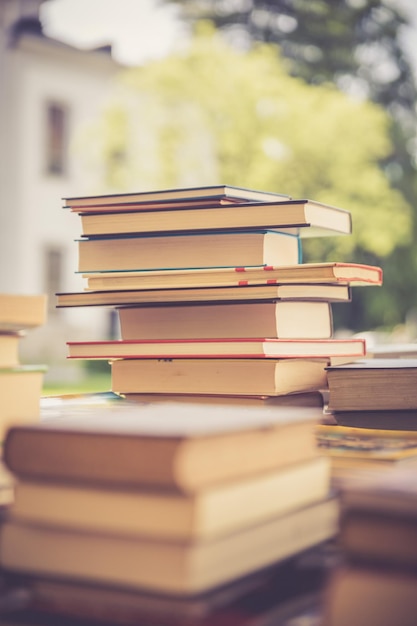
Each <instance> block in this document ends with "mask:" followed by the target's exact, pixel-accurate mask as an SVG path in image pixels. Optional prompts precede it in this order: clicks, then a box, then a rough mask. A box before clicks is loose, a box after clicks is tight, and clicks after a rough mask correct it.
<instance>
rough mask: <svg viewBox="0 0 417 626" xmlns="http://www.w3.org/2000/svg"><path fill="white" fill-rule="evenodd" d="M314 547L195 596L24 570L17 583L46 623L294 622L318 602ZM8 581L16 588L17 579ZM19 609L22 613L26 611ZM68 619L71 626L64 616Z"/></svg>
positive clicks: (284, 625) (248, 625)
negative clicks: (43, 575)
mask: <svg viewBox="0 0 417 626" xmlns="http://www.w3.org/2000/svg"><path fill="white" fill-rule="evenodd" d="M316 551H317V552H319V549H317V550H316ZM316 551H313V550H311V551H307V553H303V554H301V555H300V556H299V557H294V558H291V559H289V560H286V561H285V562H280V563H278V564H277V565H273V566H271V567H267V568H264V569H262V570H260V571H256V572H254V573H251V574H249V575H248V576H244V577H243V578H239V579H237V580H233V581H231V582H229V583H227V584H225V585H221V586H220V587H217V588H215V589H213V590H210V591H208V592H205V593H203V594H198V595H194V596H191V597H182V596H168V595H167V594H161V593H150V592H146V591H143V590H130V589H126V588H120V587H113V586H109V585H98V584H92V583H85V582H83V583H77V582H76V581H74V580H67V581H63V580H51V579H49V580H48V579H44V578H41V577H36V576H25V577H22V576H20V577H19V581H18V582H16V581H15V582H14V589H16V588H17V589H18V591H20V592H21V593H20V597H21V598H22V596H23V601H22V602H21V604H22V605H23V607H25V608H26V613H27V612H28V611H30V616H32V617H33V616H35V617H38V620H39V618H40V614H42V618H43V619H42V624H43V625H44V626H48V625H50V624H53V623H54V622H53V621H52V622H51V621H50V620H51V619H52V620H54V619H55V626H56V620H57V619H58V618H59V617H60V618H61V620H65V618H67V619H68V618H69V617H73V618H81V619H84V620H86V619H90V620H93V621H94V623H96V621H97V620H100V623H103V622H104V623H110V624H112V625H113V626H114V624H125V625H126V626H138V624H155V623H156V624H164V626H170V625H172V626H174V625H175V626H179V625H180V624H181V625H182V626H186V625H187V626H209V625H210V624H215V625H216V626H225V625H226V624H227V625H228V626H243V625H244V626H259V624H260V623H262V624H272V623H273V624H280V625H281V626H290V624H291V623H292V622H291V619H294V617H295V616H297V617H298V616H299V615H300V614H303V613H304V612H307V611H312V610H313V609H316V608H317V607H318V606H319V604H320V593H321V590H322V586H323V582H324V578H325V573H326V569H325V565H324V564H323V563H322V559H320V554H318V557H316V555H315V552H316ZM310 552H311V553H313V554H312V555H311V556H310ZM313 555H314V557H315V558H314V559H313V558H312V556H313ZM19 583H20V585H19ZM10 587H11V589H12V590H13V584H11V585H10ZM15 615H16V617H20V618H21V619H22V611H19V612H16V613H15V614H14V615H13V617H14V616H15ZM259 620H261V622H260V621H259ZM283 620H284V621H283ZM287 620H290V621H287ZM19 623H22V622H20V621H19ZM35 623H38V624H39V621H38V622H35ZM60 623H62V622H61V621H60ZM25 624H26V622H25ZM77 624H79V622H77ZM65 625H66V626H69V625H67V622H66V621H65Z"/></svg>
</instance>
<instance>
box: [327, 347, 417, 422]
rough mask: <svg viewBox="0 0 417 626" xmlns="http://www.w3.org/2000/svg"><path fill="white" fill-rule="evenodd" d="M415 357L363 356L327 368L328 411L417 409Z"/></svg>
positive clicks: (416, 361) (416, 360)
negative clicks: (362, 357)
mask: <svg viewBox="0 0 417 626" xmlns="http://www.w3.org/2000/svg"><path fill="white" fill-rule="evenodd" d="M416 375H417V359H405V358H404V359H382V358H381V359H363V360H358V361H356V362H354V363H346V364H339V365H334V366H329V367H328V368H327V377H328V381H329V410H330V411H332V412H334V415H335V418H336V420H337V412H338V411H368V410H369V411H380V410H394V411H395V410H400V409H407V410H409V409H417V385H416V384H415V381H416Z"/></svg>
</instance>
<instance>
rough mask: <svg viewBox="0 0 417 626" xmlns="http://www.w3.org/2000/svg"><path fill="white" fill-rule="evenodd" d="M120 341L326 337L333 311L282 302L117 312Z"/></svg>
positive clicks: (305, 303) (326, 305)
mask: <svg viewBox="0 0 417 626" xmlns="http://www.w3.org/2000/svg"><path fill="white" fill-rule="evenodd" d="M118 319H119V325H120V335H121V338H122V339H124V340H134V339H171V338H176V339H180V338H184V339H192V338H194V337H199V338H219V337H226V338H233V337H236V338H239V337H259V336H265V337H276V338H289V339H300V338H310V339H317V338H319V339H328V338H330V337H331V336H332V331H333V323H332V310H331V307H330V305H329V303H328V302H319V301H307V300H306V301H290V300H287V301H284V300H283V301H280V302H273V303H267V302H258V303H245V304H243V303H236V304H232V303H228V304H215V303H204V304H195V305H185V304H184V305H181V304H178V305H168V304H164V305H162V306H146V307H125V308H120V309H118Z"/></svg>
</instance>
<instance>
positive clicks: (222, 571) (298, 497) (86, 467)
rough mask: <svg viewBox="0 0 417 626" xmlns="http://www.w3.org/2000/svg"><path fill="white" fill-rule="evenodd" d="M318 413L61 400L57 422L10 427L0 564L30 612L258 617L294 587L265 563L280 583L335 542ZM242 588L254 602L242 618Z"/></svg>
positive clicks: (212, 619) (334, 507)
mask: <svg viewBox="0 0 417 626" xmlns="http://www.w3.org/2000/svg"><path fill="white" fill-rule="evenodd" d="M318 413H319V409H318V408H313V407H302V408H296V407H286V408H284V407H280V408H279V409H278V410H277V409H276V407H274V406H272V407H268V406H266V405H262V407H259V406H238V407H236V406H234V405H224V406H222V410H221V411H219V410H218V407H217V406H210V405H203V406H201V405H200V404H198V403H196V404H194V403H192V402H189V403H184V404H181V403H179V402H166V404H165V405H164V410H162V411H161V406H160V405H158V404H155V403H148V404H146V403H144V404H143V405H142V406H140V409H139V405H138V404H136V403H129V402H125V401H123V400H119V401H115V402H113V403H109V405H108V410H106V409H105V407H104V405H103V407H101V408H100V409H97V410H90V411H89V412H88V414H87V413H86V411H85V410H83V407H82V406H81V410H80V412H79V414H78V413H77V410H76V408H75V405H74V403H73V402H70V403H69V406H68V410H67V411H66V410H65V407H64V408H62V410H61V411H60V417H59V419H45V420H43V421H42V422H41V423H40V424H36V425H32V426H31V425H22V426H15V427H13V428H11V429H10V430H9V431H8V434H7V438H6V441H5V463H6V465H7V468H8V469H9V471H10V472H11V473H12V474H13V475H14V476H15V478H16V481H17V483H16V494H15V502H14V504H13V506H12V507H11V508H10V509H9V513H8V516H7V519H6V521H5V522H4V523H3V524H2V526H1V533H0V555H1V556H0V562H1V566H2V569H3V571H5V572H7V573H8V574H9V575H10V574H13V575H15V576H17V577H18V580H19V585H20V586H21V587H22V588H24V589H26V590H27V592H28V595H27V598H28V601H29V602H28V605H27V607H26V608H27V609H28V610H31V611H34V612H36V611H49V612H51V611H52V612H55V613H56V614H60V615H61V616H62V614H67V615H68V614H72V615H78V616H80V615H81V616H83V617H91V618H94V619H96V620H97V619H99V618H100V619H102V620H104V621H107V622H108V621H109V620H110V623H113V624H116V623H124V624H126V623H130V624H138V623H158V624H177V626H179V624H191V623H192V624H200V623H201V624H206V626H208V624H212V623H219V624H220V623H228V624H229V623H230V624H234V623H235V624H246V623H248V624H249V623H251V622H250V620H249V619H248V618H249V617H250V616H251V615H253V613H256V615H254V616H253V617H254V622H253V623H258V622H257V621H256V619H255V618H256V617H257V616H258V617H259V615H258V612H262V611H264V612H268V611H277V610H278V607H279V605H282V603H283V601H284V599H285V598H287V599H288V597H292V598H293V600H294V597H295V596H296V595H298V594H297V590H298V592H299V593H300V594H301V593H302V591H303V589H302V587H303V585H302V576H301V580H300V583H299V585H300V586H297V582H296V581H295V580H294V576H290V578H289V579H288V580H289V581H292V582H291V584H290V588H287V587H285V585H284V586H283V583H282V578H281V579H280V578H279V576H278V574H277V572H278V570H277V567H278V565H279V564H282V566H283V567H284V570H282V571H281V576H284V577H285V575H286V574H285V571H287V570H288V563H290V562H291V559H294V558H295V557H296V556H297V555H300V554H302V553H305V552H306V551H308V550H311V549H313V548H315V547H317V546H319V545H321V544H323V542H326V541H328V540H329V539H331V538H332V537H334V535H335V534H336V532H337V526H338V502H337V500H336V499H335V498H334V497H332V496H330V495H329V463H328V459H326V458H324V457H323V456H322V455H320V454H319V452H318V450H317V446H316V444H315V439H314V433H313V424H314V423H316V421H317V418H318ZM285 563H287V566H286V565H285ZM285 567H286V568H287V569H285ZM271 577H272V578H271ZM271 580H272V581H275V582H274V589H275V591H274V593H272V594H271V588H270V586H271V584H272V583H271ZM319 581H321V578H319V577H318V578H316V581H315V582H314V581H313V580H310V583H309V585H308V589H309V590H310V591H312V590H313V588H314V587H315V590H316V592H317V593H318V589H317V586H318V582H319ZM287 582H288V581H287ZM268 587H269V600H268V602H267V597H266V590H267V588H268ZM255 588H256V589H257V594H258V595H259V596H260V599H259V598H258V600H257V608H256V607H255V605H254V604H253V605H252V606H250V602H249V606H246V608H245V606H244V604H245V603H244V598H245V597H247V599H248V601H249V597H251V598H252V600H251V602H252V603H254V602H255V600H254V596H253V595H251V594H252V592H253V591H254V590H255ZM284 590H285V593H284ZM304 591H305V589H304ZM271 597H272V598H273V599H274V600H273V602H272V604H271ZM316 600H317V596H316ZM310 601H311V597H310ZM236 603H238V604H236ZM239 603H240V604H239ZM281 609H282V606H281ZM216 615H217V617H216ZM225 615H226V617H227V618H228V620H226V621H224V622H223V621H222V620H223V619H225ZM216 620H218V621H216ZM233 620H235V621H233Z"/></svg>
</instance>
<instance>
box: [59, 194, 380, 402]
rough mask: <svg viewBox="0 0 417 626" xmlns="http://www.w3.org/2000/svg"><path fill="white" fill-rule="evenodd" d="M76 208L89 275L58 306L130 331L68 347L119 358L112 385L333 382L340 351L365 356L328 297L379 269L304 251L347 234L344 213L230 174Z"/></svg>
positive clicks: (276, 387) (244, 389) (166, 387)
mask: <svg viewBox="0 0 417 626" xmlns="http://www.w3.org/2000/svg"><path fill="white" fill-rule="evenodd" d="M66 207H67V208H69V209H70V210H71V211H73V212H74V213H75V214H77V215H79V216H81V223H82V239H81V240H80V241H79V242H78V250H79V264H78V271H79V272H81V273H83V275H84V277H85V279H86V280H87V286H86V289H85V291H84V292H81V293H61V294H58V302H57V304H58V306H60V307H65V306H87V305H107V306H109V305H110V306H112V307H115V308H116V310H117V312H118V317H119V320H120V330H121V339H119V340H117V341H102V342H88V341H87V342H78V341H72V342H71V341H70V342H68V348H69V357H70V358H74V359H105V360H109V361H111V365H112V390H113V391H114V392H116V393H119V394H123V395H125V396H127V397H129V398H131V399H134V398H135V397H136V396H137V395H140V394H156V395H158V394H178V395H181V394H182V395H194V396H196V395H199V396H200V397H201V398H208V397H213V396H228V397H238V398H242V397H249V396H251V397H258V398H260V397H271V396H289V395H290V394H304V393H310V392H317V391H318V390H320V389H323V388H325V387H326V386H327V377H326V372H325V367H326V366H327V365H329V364H330V363H334V362H340V361H347V360H352V359H356V358H359V357H363V356H364V355H365V342H364V341H363V340H362V339H355V338H346V339H335V338H334V336H333V325H332V311H331V303H332V302H333V301H339V302H340V301H348V300H349V299H350V286H351V285H360V284H367V285H369V284H376V285H380V284H381V281H382V274H381V270H380V268H378V267H373V266H366V265H359V264H354V263H318V264H303V263H302V262H301V240H302V237H306V236H308V237H311V236H324V235H335V234H349V233H350V232H351V216H350V214H349V212H348V211H344V210H341V209H338V208H335V207H331V206H328V205H323V204H320V203H317V202H313V201H310V200H291V199H290V198H288V197H287V196H282V195H279V194H270V193H266V192H261V191H254V190H247V189H246V190H245V189H240V188H233V187H225V186H218V187H206V188H198V189H195V188H190V189H173V190H162V191H159V192H144V193H138V194H124V195H121V196H95V197H84V198H67V199H66ZM299 401H300V402H301V403H302V402H303V400H302V399H301V397H300V398H299Z"/></svg>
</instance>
